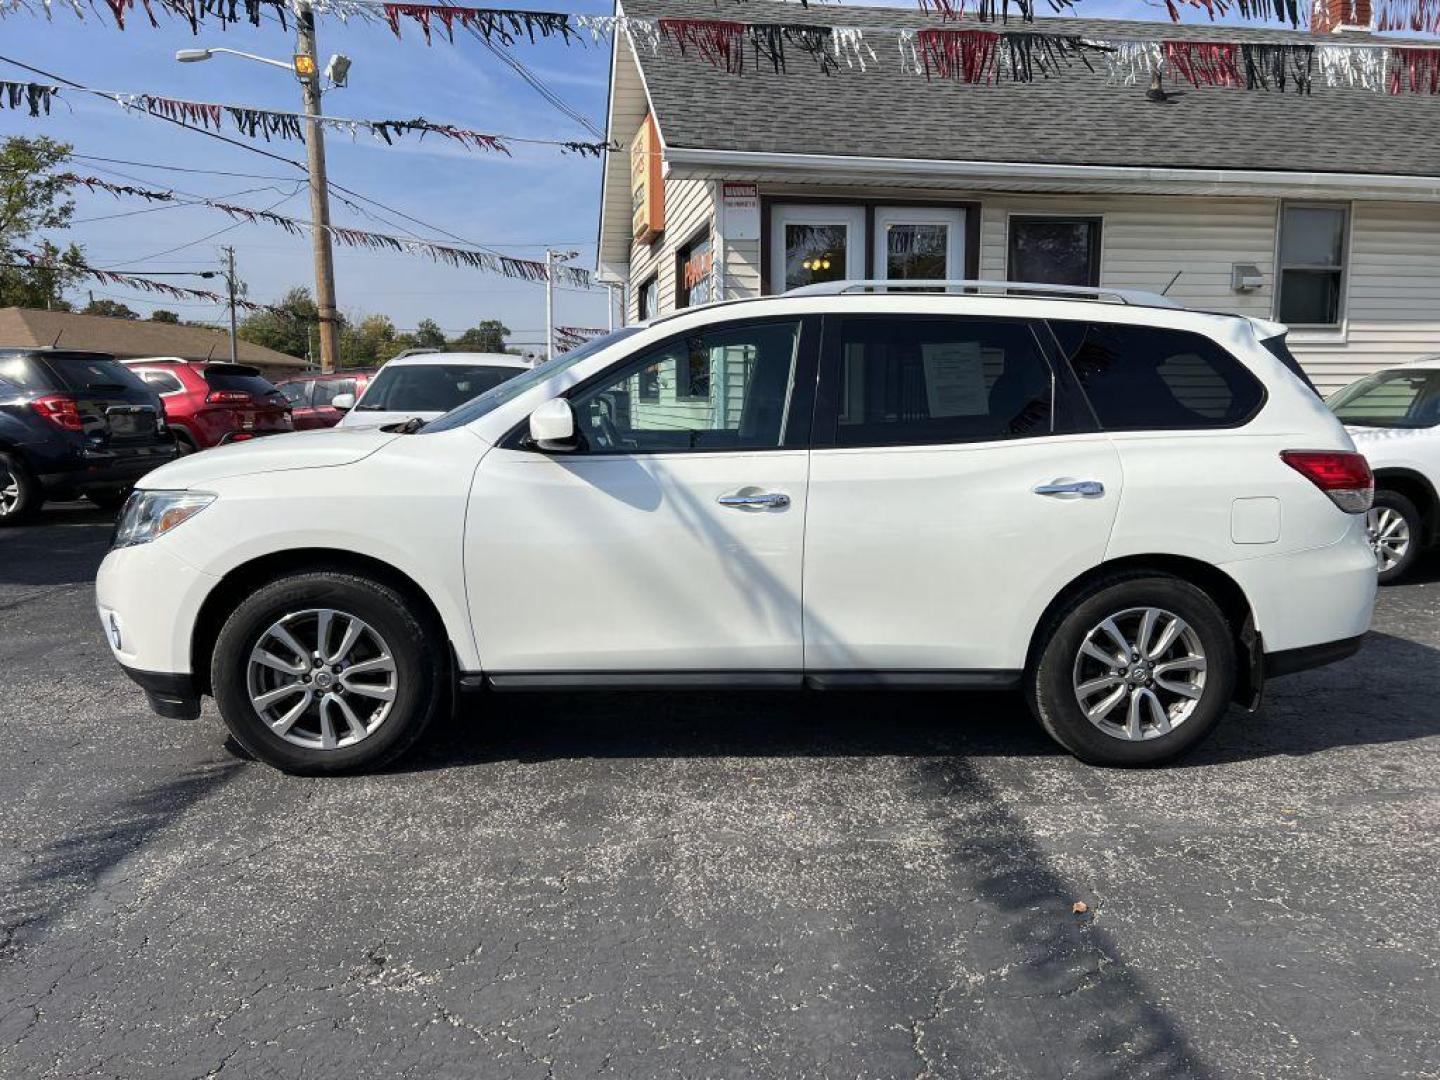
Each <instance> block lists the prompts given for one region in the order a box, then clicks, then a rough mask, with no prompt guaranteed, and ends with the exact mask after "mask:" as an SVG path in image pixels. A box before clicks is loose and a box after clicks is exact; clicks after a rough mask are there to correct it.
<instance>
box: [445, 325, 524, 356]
mask: <svg viewBox="0 0 1440 1080" xmlns="http://www.w3.org/2000/svg"><path fill="white" fill-rule="evenodd" d="M509 335H510V328H509V327H507V326H506V325H504V324H503V323H502V322H501V321H500V320H499V319H485V320H483V321H482V322H480V323H479V324H478V325H476V326H472V327H471V328H470V329H469V330H466V331H465V332H464V333H463V334H461V335H460V336H459V337H458V338H456V339H455V340H454V341H452V342H451V343H450V345H449V349H450V351H451V352H489V353H503V352H504V351H505V339H506V338H507V337H508V336H509Z"/></svg>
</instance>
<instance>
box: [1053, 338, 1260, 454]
mask: <svg viewBox="0 0 1440 1080" xmlns="http://www.w3.org/2000/svg"><path fill="white" fill-rule="evenodd" d="M1050 326H1051V329H1052V330H1054V332H1055V336H1056V338H1058V339H1059V341H1060V346H1061V349H1062V350H1063V351H1064V353H1065V356H1066V357H1067V358H1068V359H1069V361H1070V366H1071V368H1072V369H1073V370H1074V372H1075V376H1076V378H1078V379H1079V380H1080V385H1081V386H1082V387H1083V389H1084V391H1085V395H1086V397H1088V398H1089V399H1090V405H1091V407H1092V408H1093V409H1094V410H1095V415H1096V418H1097V419H1098V420H1099V421H1100V425H1101V426H1102V427H1104V428H1106V429H1108V430H1111V431H1137V430H1170V429H1176V428H1182V429H1183V428H1215V427H1234V426H1236V425H1238V424H1242V423H1244V422H1245V421H1246V420H1248V419H1249V418H1250V417H1251V416H1253V415H1254V413H1255V410H1256V409H1258V408H1259V407H1260V405H1261V403H1262V402H1263V401H1264V400H1265V389H1264V387H1263V386H1261V385H1260V382H1259V380H1257V379H1256V378H1255V376H1254V375H1252V374H1250V372H1249V371H1248V370H1246V368H1245V365H1243V364H1242V363H1240V361H1239V360H1237V359H1235V357H1233V356H1231V355H1230V353H1228V352H1226V351H1225V350H1224V349H1223V348H1221V347H1220V345H1219V344H1218V343H1216V342H1214V341H1211V340H1210V339H1209V338H1207V337H1204V336H1203V335H1200V334H1193V333H1190V332H1189V331H1186V330H1167V329H1163V328H1161V327H1155V326H1130V325H1125V324H1121V323H1085V322H1069V321H1062V320H1054V321H1052V322H1051V323H1050Z"/></svg>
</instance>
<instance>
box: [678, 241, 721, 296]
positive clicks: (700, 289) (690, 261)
mask: <svg viewBox="0 0 1440 1080" xmlns="http://www.w3.org/2000/svg"><path fill="white" fill-rule="evenodd" d="M712 260H713V249H712V248H711V247H710V233H709V231H708V230H707V231H706V232H705V233H704V234H703V235H702V236H700V237H698V238H696V239H695V240H693V241H691V242H690V243H688V244H686V245H685V246H684V247H682V248H681V249H680V250H679V251H678V252H676V254H675V307H676V308H677V309H678V308H687V307H693V306H694V305H696V304H708V303H709V302H710V301H711V299H713V297H712V293H713V289H712V288H711V282H712V278H711V274H710V269H711V264H712Z"/></svg>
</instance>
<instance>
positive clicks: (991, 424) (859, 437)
mask: <svg viewBox="0 0 1440 1080" xmlns="http://www.w3.org/2000/svg"><path fill="white" fill-rule="evenodd" d="M839 353H840V355H839V360H840V368H839V372H838V389H837V397H838V402H837V405H838V413H839V415H838V418H837V423H836V427H835V443H836V445H838V446H884V445H897V444H914V443H957V442H974V441H980V440H991V439H1016V438H1025V437H1027V436H1034V435H1046V434H1049V433H1050V432H1051V431H1052V430H1053V414H1054V379H1053V377H1052V374H1051V370H1050V365H1049V364H1048V363H1047V362H1046V360H1045V357H1044V355H1043V354H1042V353H1041V351H1040V346H1039V343H1038V342H1037V340H1036V337H1035V332H1034V330H1033V329H1032V328H1031V326H1030V325H1029V324H1028V323H1025V322H1010V321H1005V320H1000V319H965V318H946V319H933V318H923V317H915V318H873V317H872V318H865V317H856V318H848V319H843V320H841V323H840V334H839Z"/></svg>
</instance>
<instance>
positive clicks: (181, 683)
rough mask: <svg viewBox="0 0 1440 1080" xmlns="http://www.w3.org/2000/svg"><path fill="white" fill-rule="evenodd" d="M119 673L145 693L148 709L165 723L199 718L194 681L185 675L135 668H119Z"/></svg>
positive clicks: (122, 666) (198, 700)
mask: <svg viewBox="0 0 1440 1080" xmlns="http://www.w3.org/2000/svg"><path fill="white" fill-rule="evenodd" d="M120 670H121V671H123V672H125V674H126V675H129V676H130V678H131V679H133V680H134V681H135V682H136V684H138V685H139V686H140V688H141V689H142V690H144V691H145V696H146V697H147V698H149V700H150V708H151V709H153V710H154V711H155V712H156V714H157V715H160V716H163V717H165V718H166V719H167V720H194V719H195V718H196V717H197V716H199V715H200V695H199V693H198V692H196V690H195V680H194V679H193V678H191V677H190V676H189V675H177V674H175V673H173V672H169V671H141V670H140V669H139V668H132V667H126V666H125V665H124V664H121V665H120Z"/></svg>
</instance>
